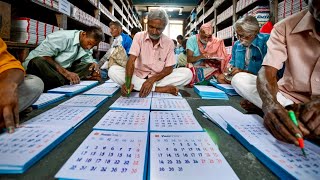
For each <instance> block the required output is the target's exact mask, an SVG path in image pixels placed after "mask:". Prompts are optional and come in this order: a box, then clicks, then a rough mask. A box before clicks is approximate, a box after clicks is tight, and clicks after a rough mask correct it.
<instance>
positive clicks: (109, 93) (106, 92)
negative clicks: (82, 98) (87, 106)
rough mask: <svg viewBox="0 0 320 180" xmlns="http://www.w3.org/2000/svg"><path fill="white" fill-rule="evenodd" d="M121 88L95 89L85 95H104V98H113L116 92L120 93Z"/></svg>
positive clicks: (98, 87)
mask: <svg viewBox="0 0 320 180" xmlns="http://www.w3.org/2000/svg"><path fill="white" fill-rule="evenodd" d="M118 90H119V88H118V87H110V88H108V87H100V86H97V87H94V88H92V89H90V90H88V91H86V92H84V93H83V94H86V95H102V96H109V97H112V96H113V95H114V94H115V93H116V92H118Z"/></svg>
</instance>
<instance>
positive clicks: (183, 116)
mask: <svg viewBox="0 0 320 180" xmlns="http://www.w3.org/2000/svg"><path fill="white" fill-rule="evenodd" d="M150 131H203V129H202V127H201V126H200V124H199V123H198V121H197V119H196V118H195V117H194V115H193V113H192V112H190V111H151V114H150Z"/></svg>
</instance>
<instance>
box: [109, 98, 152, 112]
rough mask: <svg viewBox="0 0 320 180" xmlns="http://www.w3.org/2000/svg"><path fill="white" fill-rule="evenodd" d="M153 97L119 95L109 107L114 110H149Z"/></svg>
mask: <svg viewBox="0 0 320 180" xmlns="http://www.w3.org/2000/svg"><path fill="white" fill-rule="evenodd" d="M150 104H151V98H127V97H122V96H121V97H119V98H118V99H117V100H116V101H115V102H114V103H113V104H112V105H111V106H110V107H109V108H110V109H114V110H124V109H126V110H130V109H134V110H149V109H150Z"/></svg>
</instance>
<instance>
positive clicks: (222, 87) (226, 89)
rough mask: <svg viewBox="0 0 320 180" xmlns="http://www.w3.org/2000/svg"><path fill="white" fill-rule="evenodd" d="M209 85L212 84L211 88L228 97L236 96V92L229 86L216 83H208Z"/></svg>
mask: <svg viewBox="0 0 320 180" xmlns="http://www.w3.org/2000/svg"><path fill="white" fill-rule="evenodd" d="M210 84H212V85H213V86H215V87H216V88H218V89H220V90H222V91H224V92H225V93H227V94H228V95H230V96H236V95H238V93H237V92H236V90H235V89H234V88H233V87H232V85H231V84H218V83H216V82H213V81H210Z"/></svg>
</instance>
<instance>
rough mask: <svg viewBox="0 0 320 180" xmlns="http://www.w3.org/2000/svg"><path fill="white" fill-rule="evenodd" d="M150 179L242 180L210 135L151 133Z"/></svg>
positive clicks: (204, 133) (196, 133)
mask: <svg viewBox="0 0 320 180" xmlns="http://www.w3.org/2000/svg"><path fill="white" fill-rule="evenodd" d="M149 173H150V178H149V179H166V180H176V179H188V180H191V179H195V177H196V179H213V177H214V179H239V178H238V177H237V175H236V174H235V172H234V171H233V169H232V168H231V167H230V165H229V163H228V162H227V161H226V159H225V158H224V157H223V155H222V154H221V152H220V151H219V149H218V147H217V145H215V144H214V143H213V141H212V140H211V138H210V136H209V135H208V134H207V133H206V132H176V133H174V132H172V133H157V132H152V133H150V162H149Z"/></svg>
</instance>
